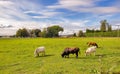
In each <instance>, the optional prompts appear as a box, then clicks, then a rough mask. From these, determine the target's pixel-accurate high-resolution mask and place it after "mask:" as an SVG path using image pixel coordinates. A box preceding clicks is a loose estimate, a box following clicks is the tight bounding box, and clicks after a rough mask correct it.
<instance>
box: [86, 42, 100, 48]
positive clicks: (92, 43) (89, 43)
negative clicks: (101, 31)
mask: <svg viewBox="0 0 120 74" xmlns="http://www.w3.org/2000/svg"><path fill="white" fill-rule="evenodd" d="M87 45H88V46H89V47H90V46H96V47H97V48H98V45H97V43H95V42H87Z"/></svg>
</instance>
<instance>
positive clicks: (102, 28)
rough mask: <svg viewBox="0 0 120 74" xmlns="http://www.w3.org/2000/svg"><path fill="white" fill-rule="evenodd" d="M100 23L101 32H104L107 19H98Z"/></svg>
mask: <svg viewBox="0 0 120 74" xmlns="http://www.w3.org/2000/svg"><path fill="white" fill-rule="evenodd" d="M100 23H101V26H100V30H101V31H102V32H106V25H107V20H102V21H100Z"/></svg>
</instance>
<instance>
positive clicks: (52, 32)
mask: <svg viewBox="0 0 120 74" xmlns="http://www.w3.org/2000/svg"><path fill="white" fill-rule="evenodd" d="M59 31H63V28H62V27H60V26H58V25H54V26H51V27H48V28H47V37H58V36H59V35H58V32H59Z"/></svg>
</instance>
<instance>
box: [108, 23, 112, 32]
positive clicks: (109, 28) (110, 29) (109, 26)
mask: <svg viewBox="0 0 120 74" xmlns="http://www.w3.org/2000/svg"><path fill="white" fill-rule="evenodd" d="M108 31H109V32H110V31H112V27H111V25H109V24H108Z"/></svg>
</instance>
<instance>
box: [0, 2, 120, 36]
mask: <svg viewBox="0 0 120 74" xmlns="http://www.w3.org/2000/svg"><path fill="white" fill-rule="evenodd" d="M104 19H106V20H107V21H108V22H109V23H110V24H112V25H116V24H120V0H0V35H13V34H15V32H16V30H18V29H19V28H28V29H34V28H39V29H42V28H45V27H47V26H52V25H60V26H61V27H63V28H64V29H65V31H77V30H85V28H93V27H94V28H99V26H100V21H101V20H104Z"/></svg>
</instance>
